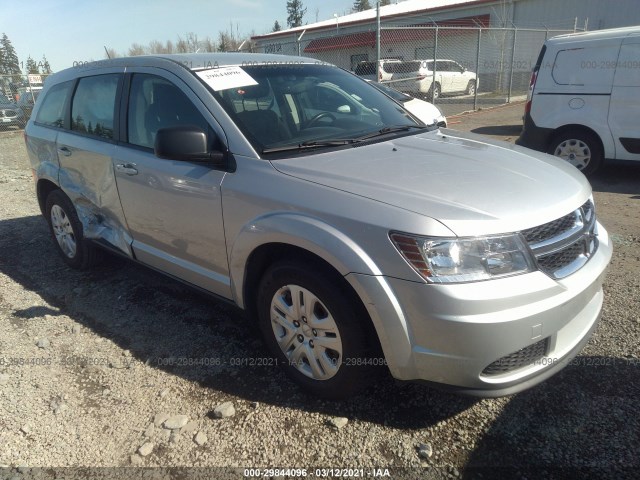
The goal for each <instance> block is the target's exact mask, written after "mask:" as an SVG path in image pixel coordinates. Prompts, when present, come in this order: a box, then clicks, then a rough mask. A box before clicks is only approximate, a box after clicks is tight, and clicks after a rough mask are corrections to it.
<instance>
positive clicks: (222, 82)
mask: <svg viewBox="0 0 640 480" xmlns="http://www.w3.org/2000/svg"><path fill="white" fill-rule="evenodd" d="M196 75H198V76H199V77H200V78H202V79H203V80H204V81H205V82H206V83H207V85H209V86H210V87H211V88H213V89H214V90H215V91H216V92H217V91H219V90H227V89H229V88H237V87H246V86H249V85H257V84H258V82H256V81H255V80H254V79H253V78H251V75H249V74H248V73H247V72H245V71H244V70H243V69H242V68H240V67H219V68H212V69H208V70H201V71H199V72H196Z"/></svg>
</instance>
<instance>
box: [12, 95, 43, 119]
mask: <svg viewBox="0 0 640 480" xmlns="http://www.w3.org/2000/svg"><path fill="white" fill-rule="evenodd" d="M40 92H41V90H32V91H30V92H24V93H22V94H20V98H19V99H18V101H17V105H18V107H20V109H21V110H22V111H23V112H24V116H25V118H26V119H27V120H28V119H29V117H31V111H32V110H33V106H34V104H35V101H36V100H37V99H38V95H40Z"/></svg>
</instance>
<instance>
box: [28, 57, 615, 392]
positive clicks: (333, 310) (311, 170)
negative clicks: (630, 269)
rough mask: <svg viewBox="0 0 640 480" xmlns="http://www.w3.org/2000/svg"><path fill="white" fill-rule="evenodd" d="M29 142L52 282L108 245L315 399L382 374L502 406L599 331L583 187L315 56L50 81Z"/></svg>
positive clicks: (221, 60) (185, 60) (144, 63)
mask: <svg viewBox="0 0 640 480" xmlns="http://www.w3.org/2000/svg"><path fill="white" fill-rule="evenodd" d="M25 145H26V149H27V152H28V155H29V159H30V163H31V168H32V172H33V178H34V181H35V184H36V188H35V191H36V195H37V199H38V203H39V205H40V209H41V211H42V213H43V215H44V217H45V218H46V220H47V222H48V225H49V231H50V235H51V238H52V241H53V244H54V245H55V249H56V250H57V252H58V253H59V255H60V256H61V258H62V259H63V260H64V261H65V262H66V263H67V264H68V265H69V266H71V267H73V268H78V269H82V268H88V267H90V266H91V265H93V264H95V262H96V260H97V259H98V257H99V252H100V250H99V248H105V249H108V250H110V251H112V252H114V253H117V254H119V255H121V256H123V257H125V258H129V259H131V260H134V261H136V262H139V263H141V264H143V265H146V266H149V267H151V268H154V269H156V270H158V271H160V272H163V273H165V274H167V275H168V276H170V277H172V278H175V279H178V280H180V281H183V282H185V283H187V284H189V285H192V286H194V287H197V288H199V289H200V290H203V291H206V292H208V293H210V294H212V295H214V296H217V297H218V298H221V299H224V300H225V301H227V302H231V303H233V304H235V305H237V306H238V307H240V308H242V309H244V310H245V311H246V313H247V320H248V321H250V322H255V323H252V325H255V329H256V330H259V331H260V332H261V333H262V335H263V337H264V340H265V344H266V346H267V348H268V349H269V350H270V352H271V355H272V357H271V358H270V360H272V361H270V362H269V363H267V364H268V365H274V366H275V365H278V366H279V367H281V368H282V369H283V370H284V371H285V372H286V374H287V375H289V376H290V377H291V378H292V379H293V380H294V381H295V382H297V384H298V385H299V386H301V387H302V388H304V389H306V390H307V391H308V392H309V393H310V394H312V395H314V396H317V397H327V398H340V397H345V396H349V395H352V394H355V393H357V392H359V391H362V389H364V388H365V387H366V386H368V385H369V384H371V382H373V381H374V380H375V379H377V378H379V376H378V374H382V373H385V372H387V371H388V372H390V373H391V375H393V377H395V378H396V379H398V380H404V381H423V382H430V383H432V384H436V385H439V386H440V387H442V388H447V389H451V390H455V391H459V392H463V393H467V394H472V395H478V396H500V395H507V394H512V393H516V392H519V391H522V390H524V389H526V388H529V387H531V386H533V385H536V384H538V383H539V382H542V381H543V380H545V379H547V378H549V377H550V376H551V375H553V374H555V373H556V372H558V371H559V370H560V369H562V368H563V367H564V366H566V365H567V364H568V363H569V362H570V361H571V359H572V358H573V357H574V356H576V355H577V354H578V352H580V351H581V349H582V348H583V346H584V345H585V344H586V343H587V341H588V340H589V338H590V336H591V333H592V332H593V331H594V330H595V329H596V327H597V325H598V319H599V317H600V312H601V308H602V304H603V295H604V294H603V290H602V282H603V278H604V272H605V269H606V267H607V264H608V263H609V261H610V259H611V254H612V245H611V242H610V240H609V237H608V234H607V231H606V230H605V229H604V227H603V226H602V225H601V224H600V223H599V222H598V221H597V219H596V210H595V205H594V201H593V196H592V194H591V193H592V192H591V186H590V184H589V182H588V181H587V180H586V178H585V177H584V175H582V174H581V173H580V172H578V171H577V170H576V169H575V168H573V167H571V166H570V165H567V164H565V163H564V162H558V161H557V160H556V159H555V158H553V157H552V156H550V155H547V154H544V153H538V152H534V151H532V150H529V149H525V148H522V147H519V146H516V145H508V144H506V143H504V142H498V141H493V140H490V139H488V138H485V137H482V136H479V135H474V134H472V133H463V132H456V131H454V130H447V131H441V130H440V129H439V128H438V127H437V126H436V125H432V126H425V125H424V123H422V122H419V121H418V120H417V119H416V118H415V116H414V115H412V114H411V113H410V112H409V111H408V110H407V109H405V108H404V107H403V104H402V103H399V102H396V101H393V100H392V99H391V98H390V97H389V96H388V95H386V94H383V93H382V92H381V91H380V90H378V89H377V88H374V87H373V86H372V85H370V84H368V83H367V82H364V81H362V80H361V79H359V78H356V77H355V76H354V75H352V74H351V73H349V72H346V71H344V70H342V69H340V68H336V67H335V66H332V65H328V64H323V63H321V62H318V61H317V60H315V59H309V58H304V57H290V56H280V55H260V54H248V53H238V54H234V53H225V54H183V55H158V56H140V57H131V58H118V59H113V60H106V61H101V62H100V65H98V66H90V67H87V68H69V69H67V70H63V71H61V72H58V73H55V74H53V75H51V76H50V77H49V78H48V79H47V83H46V86H45V90H44V91H43V92H42V94H41V96H40V98H38V100H37V102H36V105H35V108H34V111H33V115H32V118H31V119H30V120H29V123H28V125H27V128H26V131H25ZM47 251H48V250H47ZM203 353H206V354H207V356H209V355H211V354H213V355H215V352H203ZM262 355H264V354H261V353H258V354H257V355H256V357H260V356H262Z"/></svg>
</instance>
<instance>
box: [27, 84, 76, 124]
mask: <svg viewBox="0 0 640 480" xmlns="http://www.w3.org/2000/svg"><path fill="white" fill-rule="evenodd" d="M72 88H73V81H70V82H64V83H59V84H58V85H55V86H53V87H51V89H50V90H49V91H48V92H47V96H46V97H44V98H43V99H42V105H40V110H38V116H37V117H36V123H40V124H42V125H47V126H49V127H58V128H62V127H64V114H65V106H66V105H67V101H68V100H69V97H70V96H71V89H72Z"/></svg>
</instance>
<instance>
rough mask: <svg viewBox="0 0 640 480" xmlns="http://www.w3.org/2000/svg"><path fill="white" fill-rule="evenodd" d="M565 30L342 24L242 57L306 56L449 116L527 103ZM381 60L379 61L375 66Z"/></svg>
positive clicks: (264, 45)
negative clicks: (544, 53)
mask: <svg viewBox="0 0 640 480" xmlns="http://www.w3.org/2000/svg"><path fill="white" fill-rule="evenodd" d="M575 31H576V29H575V27H574V26H571V28H566V29H553V30H550V29H541V28H516V27H511V28H495V27H488V26H483V25H476V26H448V25H443V26H440V25H429V26H406V25H382V26H380V28H379V29H378V28H376V27H375V25H374V26H372V27H370V28H369V29H368V30H363V27H362V26H358V27H344V28H343V27H340V25H338V24H337V25H336V30H335V32H334V34H333V35H325V36H313V38H310V37H311V35H308V36H305V33H304V32H303V33H302V34H300V33H299V32H298V33H297V34H296V36H293V35H292V36H291V37H290V38H289V39H282V37H280V38H279V39H277V40H276V39H273V40H271V41H269V40H262V41H260V42H258V43H257V44H252V45H250V46H247V47H246V48H245V49H243V51H254V52H259V53H277V54H283V55H302V56H305V57H311V58H316V59H318V60H322V61H326V62H329V63H332V64H335V65H337V66H339V67H342V68H345V69H347V70H350V71H352V72H354V73H356V74H357V75H360V76H362V77H364V78H366V79H369V80H377V81H379V82H381V83H386V84H388V86H390V87H393V88H395V89H396V90H399V91H402V92H405V93H408V94H410V95H413V96H415V97H418V98H422V99H425V100H428V101H430V102H432V103H434V104H437V105H438V107H439V108H440V109H441V110H442V111H443V113H444V114H445V115H455V114H458V113H462V112H464V111H469V110H478V109H481V108H488V107H491V106H497V105H501V104H505V103H510V102H513V101H519V100H524V98H525V97H526V94H527V90H528V87H529V80H530V77H531V71H532V69H533V66H534V64H535V61H536V59H537V57H538V54H539V52H540V49H541V48H542V45H543V43H544V41H545V40H546V39H547V38H550V37H552V36H556V35H561V34H566V33H574V32H575ZM377 59H380V61H379V62H376V60H377Z"/></svg>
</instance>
